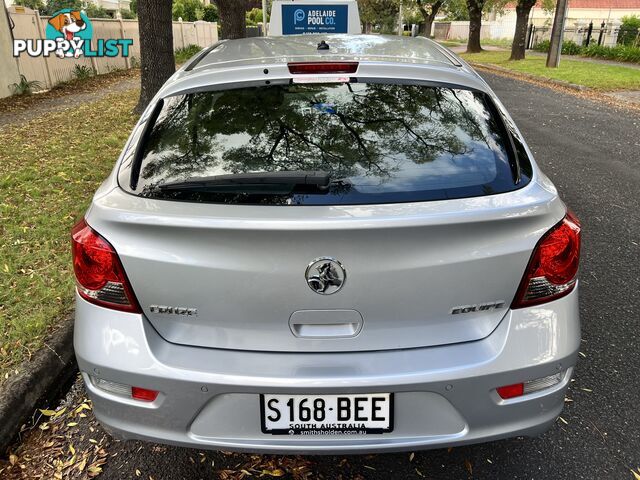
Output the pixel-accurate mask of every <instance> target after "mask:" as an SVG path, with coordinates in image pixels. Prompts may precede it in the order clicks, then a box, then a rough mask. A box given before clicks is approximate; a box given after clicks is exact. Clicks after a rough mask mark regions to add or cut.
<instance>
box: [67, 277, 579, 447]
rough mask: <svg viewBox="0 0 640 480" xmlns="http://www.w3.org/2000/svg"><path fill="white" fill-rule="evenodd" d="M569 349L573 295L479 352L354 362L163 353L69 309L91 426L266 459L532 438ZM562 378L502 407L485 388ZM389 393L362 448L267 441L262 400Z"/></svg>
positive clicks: (359, 357) (450, 349)
mask: <svg viewBox="0 0 640 480" xmlns="http://www.w3.org/2000/svg"><path fill="white" fill-rule="evenodd" d="M579 344H580V324H579V316H578V293H577V289H576V291H574V292H573V293H571V294H570V295H568V296H566V297H564V298H562V299H559V300H556V301H554V302H551V303H549V304H545V305H541V306H536V307H532V308H527V309H521V310H514V311H510V312H509V313H508V314H507V316H506V317H505V318H504V319H503V321H502V322H501V323H500V325H499V326H498V327H497V328H496V330H494V332H492V333H491V335H489V336H488V337H486V338H485V339H483V340H479V341H475V342H469V343H462V344H456V345H449V346H442V347H430V348H417V349H408V350H394V351H378V352H358V353H327V354H324V353H305V354H300V353H265V352H242V351H233V350H214V349H205V348H195V347H186V346H181V345H174V344H171V343H168V342H166V341H165V340H164V339H162V338H161V337H160V336H159V335H158V334H157V333H156V331H155V330H154V329H153V328H152V327H151V325H150V324H149V323H148V322H147V321H146V320H145V319H144V317H143V316H141V315H135V314H128V313H120V312H115V311H111V310H107V309H104V308H101V307H97V306H95V305H92V304H89V303H87V302H86V301H84V300H82V299H80V298H77V299H76V330H75V349H76V356H77V359H78V364H79V366H80V370H81V372H82V373H83V376H84V378H85V383H87V389H88V391H89V395H90V397H91V399H92V400H93V405H94V412H95V414H96V416H97V418H98V420H100V422H101V423H102V424H103V425H104V426H105V427H106V428H107V429H108V430H110V431H111V432H112V433H114V434H116V435H117V436H119V437H124V438H136V439H144V440H151V441H157V442H164V443H170V444H175V445H183V446H189V447H195V448H211V449H223V450H237V451H251V452H269V453H348V452H350V453H364V452H374V451H399V450H414V449H423V448H437V447H446V446H454V445H461V444H466V443H477V442H484V441H490V440H495V439H499V438H505V437H510V436H519V435H536V434H539V433H541V432H542V431H544V430H545V429H547V428H548V427H549V426H550V425H551V424H552V423H553V422H554V420H555V419H556V417H557V416H558V415H559V414H560V412H561V410H562V407H563V404H564V393H565V390H566V387H567V385H568V383H569V381H570V376H571V373H572V370H573V366H574V365H575V362H576V356H577V351H578V347H579ZM559 371H562V372H566V373H565V375H564V377H563V379H562V381H561V382H560V383H559V384H557V385H555V386H554V387H551V388H549V389H546V390H542V391H539V392H536V393H533V394H529V395H526V396H524V397H520V398H516V399H512V400H506V401H505V400H501V399H500V397H499V396H498V395H497V394H496V392H495V390H494V389H495V387H497V386H500V385H508V384H512V383H518V382H521V381H525V380H532V379H536V378H540V377H545V376H548V375H552V374H555V373H557V372H559ZM88 375H95V376H98V377H100V378H103V379H106V380H110V381H114V382H119V383H124V384H129V385H135V386H139V387H143V388H150V389H154V390H159V391H160V392H162V393H161V394H160V396H159V397H158V399H157V400H156V401H155V402H153V403H151V404H144V403H140V402H137V401H135V400H130V399H126V398H123V397H119V396H116V395H113V394H109V393H106V392H104V391H102V390H98V389H96V388H95V387H94V386H93V385H92V384H91V382H89V381H88ZM360 392H363V393H364V392H370V393H386V392H393V393H394V397H395V402H394V430H393V432H391V433H386V434H382V435H366V436H332V437H323V436H300V437H298V436H296V437H289V436H284V437H283V436H272V435H270V434H264V433H262V431H261V426H260V417H259V412H260V406H259V394H261V393H291V394H296V393H297V394H314V393H316V394H319V393H360Z"/></svg>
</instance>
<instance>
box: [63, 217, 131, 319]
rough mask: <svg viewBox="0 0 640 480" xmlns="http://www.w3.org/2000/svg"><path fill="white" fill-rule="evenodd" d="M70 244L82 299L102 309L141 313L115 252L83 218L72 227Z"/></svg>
mask: <svg viewBox="0 0 640 480" xmlns="http://www.w3.org/2000/svg"><path fill="white" fill-rule="evenodd" d="M71 244H72V245H71V249H72V255H73V270H74V272H75V274H76V285H77V287H78V293H79V294H80V296H81V297H82V298H84V299H85V300H87V301H88V302H91V303H94V304H96V305H100V306H101V307H105V308H111V309H114V310H121V311H124V312H132V313H141V309H140V306H139V304H138V301H137V300H136V297H135V295H134V294H133V290H132V289H131V285H130V284H129V280H128V279H127V276H126V275H125V273H124V268H122V263H120V259H119V258H118V254H117V253H116V251H115V249H114V248H113V247H112V246H111V244H110V243H109V242H107V241H106V240H105V239H104V238H102V237H101V236H100V235H99V234H98V233H97V232H96V231H95V230H93V229H92V228H91V227H90V226H89V225H87V222H85V220H84V219H82V220H81V221H80V222H78V223H77V224H76V225H75V226H74V227H73V230H72V231H71Z"/></svg>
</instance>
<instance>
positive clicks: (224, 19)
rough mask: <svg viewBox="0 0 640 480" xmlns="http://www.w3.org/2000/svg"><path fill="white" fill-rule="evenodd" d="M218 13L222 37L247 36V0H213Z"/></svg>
mask: <svg viewBox="0 0 640 480" xmlns="http://www.w3.org/2000/svg"><path fill="white" fill-rule="evenodd" d="M215 2H216V5H217V6H218V14H219V15H220V25H221V26H222V38H227V39H234V38H245V37H246V36H247V25H246V23H247V22H246V18H245V15H246V12H247V0H215Z"/></svg>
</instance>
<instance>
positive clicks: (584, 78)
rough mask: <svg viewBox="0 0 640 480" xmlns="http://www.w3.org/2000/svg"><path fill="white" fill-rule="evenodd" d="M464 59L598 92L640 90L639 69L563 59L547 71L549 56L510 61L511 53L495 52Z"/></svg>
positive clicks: (482, 53) (476, 54)
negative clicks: (546, 64)
mask: <svg viewBox="0 0 640 480" xmlns="http://www.w3.org/2000/svg"><path fill="white" fill-rule="evenodd" d="M462 57H463V58H464V59H465V60H467V61H469V62H475V63H486V64H492V65H498V66H500V67H503V68H508V69H509V70H513V71H515V72H522V73H528V74H531V75H535V76H538V77H541V78H548V79H554V80H563V81H565V82H570V83H574V84H577V85H583V86H585V87H590V88H593V89H596V90H621V89H635V90H639V89H640V69H637V68H630V67H624V66H618V65H606V64H601V63H594V62H586V61H581V60H573V59H572V60H567V59H562V60H561V61H560V67H559V68H547V67H546V66H545V62H546V58H545V57H540V56H535V57H534V56H532V55H531V56H529V57H527V58H526V59H525V60H519V61H515V62H511V61H509V52H495V51H493V52H491V51H485V52H481V53H471V54H466V53H465V54H462Z"/></svg>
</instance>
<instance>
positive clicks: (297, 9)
mask: <svg viewBox="0 0 640 480" xmlns="http://www.w3.org/2000/svg"><path fill="white" fill-rule="evenodd" d="M348 17H349V8H348V7H347V5H283V6H282V34H283V35H295V34H300V33H347V26H348V23H349V22H348V20H349V18H348Z"/></svg>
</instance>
